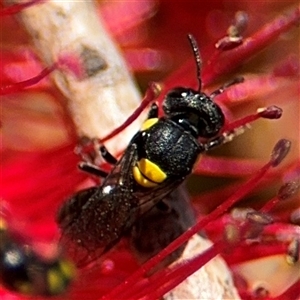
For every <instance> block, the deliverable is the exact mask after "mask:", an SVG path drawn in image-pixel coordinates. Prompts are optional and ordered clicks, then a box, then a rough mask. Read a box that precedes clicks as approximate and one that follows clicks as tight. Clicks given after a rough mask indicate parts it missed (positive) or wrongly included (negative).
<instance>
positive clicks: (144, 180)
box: [133, 158, 167, 187]
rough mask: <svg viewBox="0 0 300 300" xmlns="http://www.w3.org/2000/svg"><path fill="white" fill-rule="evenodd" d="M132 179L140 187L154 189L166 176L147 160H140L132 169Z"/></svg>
mask: <svg viewBox="0 0 300 300" xmlns="http://www.w3.org/2000/svg"><path fill="white" fill-rule="evenodd" d="M133 177H134V179H135V181H136V182H137V183H138V184H139V185H141V186H144V187H154V186H156V185H158V184H159V183H162V182H163V181H164V180H165V179H166V178H167V175H166V173H165V172H164V171H162V170H161V168H160V167H159V166H158V165H156V164H154V163H153V162H151V161H150V160H149V159H147V158H142V159H141V160H140V161H139V162H138V163H137V165H136V166H134V167H133Z"/></svg>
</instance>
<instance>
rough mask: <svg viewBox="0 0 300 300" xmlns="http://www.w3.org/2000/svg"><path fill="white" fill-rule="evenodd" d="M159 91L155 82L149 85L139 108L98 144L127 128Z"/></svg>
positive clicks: (159, 88) (158, 86)
mask: <svg viewBox="0 0 300 300" xmlns="http://www.w3.org/2000/svg"><path fill="white" fill-rule="evenodd" d="M160 90H161V87H160V85H159V84H158V83H155V82H152V83H150V84H149V87H148V89H147V91H146V93H145V96H144V98H143V100H142V102H141V104H140V106H139V107H138V108H137V109H136V110H135V111H134V112H133V113H132V114H131V115H130V116H129V117H128V119H127V120H126V121H125V122H124V123H123V124H122V125H121V126H119V127H117V128H116V129H115V130H113V131H112V132H111V133H109V134H108V135H107V136H105V137H104V138H102V139H101V140H100V141H99V142H100V143H104V142H106V141H107V140H109V139H111V138H112V137H114V136H116V135H117V134H118V133H120V132H121V131H122V130H124V129H125V128H126V127H128V126H129V125H130V124H131V123H132V122H133V121H135V120H136V119H137V118H138V116H139V115H140V114H141V113H142V112H143V111H144V109H145V108H146V107H147V106H148V105H149V104H150V103H151V102H152V101H154V100H155V99H156V98H157V96H158V94H159V93H160Z"/></svg>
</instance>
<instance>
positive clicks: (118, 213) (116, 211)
mask: <svg viewBox="0 0 300 300" xmlns="http://www.w3.org/2000/svg"><path fill="white" fill-rule="evenodd" d="M135 159H136V145H135V144H131V145H130V146H129V147H128V148H127V150H126V152H125V153H124V155H123V156H122V158H121V159H120V160H119V162H118V163H117V164H116V166H115V167H114V168H113V170H112V171H111V172H110V173H109V175H108V176H107V177H106V178H105V180H104V182H103V184H102V185H101V186H99V187H93V188H90V189H86V190H83V191H79V192H78V193H76V194H75V195H74V196H73V197H71V198H70V199H69V200H68V201H67V202H66V203H64V204H63V206H62V207H61V209H60V211H59V213H58V217H57V222H58V225H59V227H60V228H61V230H62V234H61V244H62V246H63V248H65V249H66V251H67V252H68V254H69V256H70V257H71V258H72V259H73V260H74V261H75V262H76V264H77V266H80V267H82V266H85V265H87V264H89V263H90V262H92V261H93V260H96V259H97V258H99V257H100V256H101V255H102V254H103V253H105V252H106V251H108V250H109V249H110V248H112V247H113V246H114V245H115V244H116V243H117V242H118V241H119V240H120V238H121V237H122V236H123V234H124V232H125V231H126V230H127V229H128V228H129V227H131V226H132V224H133V222H134V221H135V220H136V218H137V215H138V210H139V208H138V199H137V198H136V197H135V196H134V195H133V194H132V193H131V190H132V189H131V185H132V180H131V179H129V172H130V170H131V167H132V165H133V164H134V160H135Z"/></svg>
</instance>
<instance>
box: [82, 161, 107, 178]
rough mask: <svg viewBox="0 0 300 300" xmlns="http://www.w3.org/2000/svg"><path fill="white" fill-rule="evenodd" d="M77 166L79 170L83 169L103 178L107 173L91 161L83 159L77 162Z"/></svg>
mask: <svg viewBox="0 0 300 300" xmlns="http://www.w3.org/2000/svg"><path fill="white" fill-rule="evenodd" d="M78 168H79V169H80V170H81V171H84V172H86V173H89V174H92V175H95V176H97V177H102V178H105V177H106V176H107V175H108V173H107V172H105V171H103V170H101V169H100V168H99V167H97V166H96V165H94V164H92V163H89V162H85V161H82V162H80V163H79V164H78Z"/></svg>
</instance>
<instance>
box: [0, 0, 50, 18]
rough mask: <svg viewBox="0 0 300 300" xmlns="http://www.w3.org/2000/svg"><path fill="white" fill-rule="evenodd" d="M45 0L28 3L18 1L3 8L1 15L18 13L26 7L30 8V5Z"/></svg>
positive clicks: (34, 0) (0, 11)
mask: <svg viewBox="0 0 300 300" xmlns="http://www.w3.org/2000/svg"><path fill="white" fill-rule="evenodd" d="M44 1H45V0H32V1H28V2H26V3H17V4H14V5H11V6H9V7H5V8H2V9H1V10H0V17H2V16H8V15H13V14H17V13H19V12H20V11H21V10H23V9H25V8H28V7H30V6H32V5H35V4H38V3H43V2H44Z"/></svg>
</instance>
